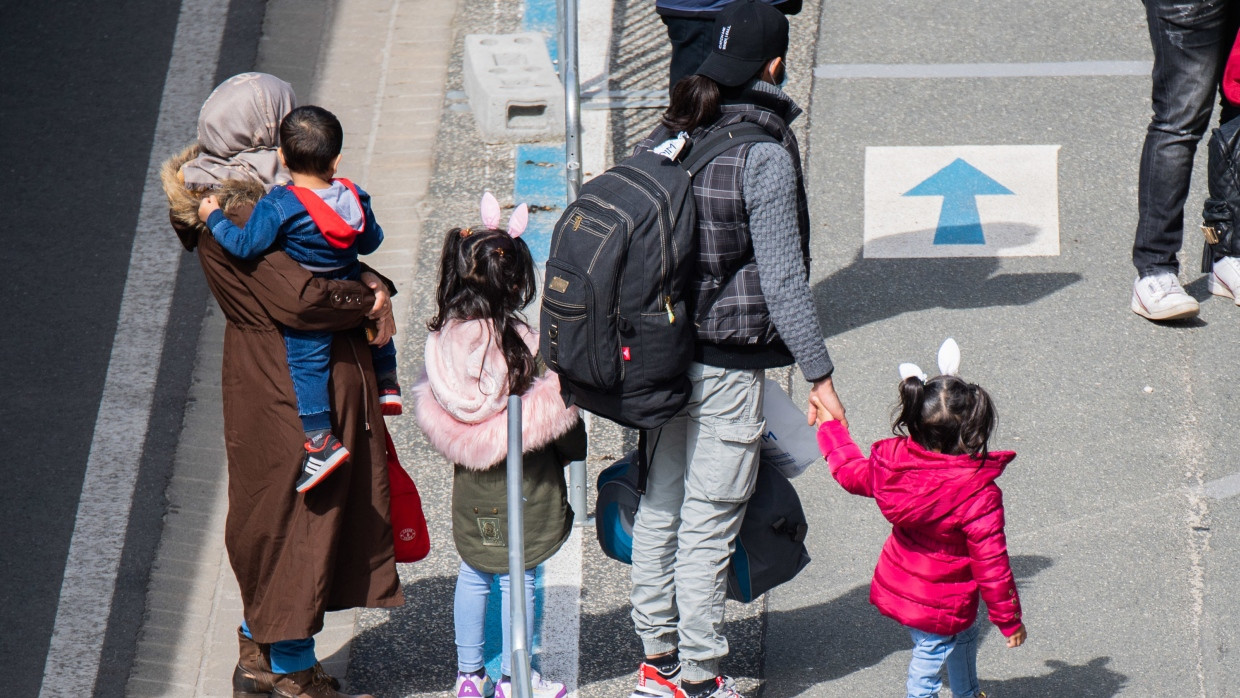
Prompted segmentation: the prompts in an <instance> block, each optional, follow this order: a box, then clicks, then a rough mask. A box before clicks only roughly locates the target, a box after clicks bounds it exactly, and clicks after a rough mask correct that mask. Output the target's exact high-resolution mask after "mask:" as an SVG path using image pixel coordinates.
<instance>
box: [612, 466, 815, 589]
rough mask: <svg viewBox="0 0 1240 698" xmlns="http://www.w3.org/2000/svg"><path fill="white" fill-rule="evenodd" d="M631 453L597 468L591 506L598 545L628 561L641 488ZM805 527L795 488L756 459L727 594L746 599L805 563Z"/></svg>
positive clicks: (788, 576)
mask: <svg viewBox="0 0 1240 698" xmlns="http://www.w3.org/2000/svg"><path fill="white" fill-rule="evenodd" d="M637 454H638V452H637V451H632V452H630V453H629V454H628V455H627V456H625V457H624V458H621V459H620V460H618V461H616V462H615V463H614V464H612V465H611V466H610V467H608V468H606V469H605V470H603V472H601V473H599V476H598V499H597V502H596V505H595V509H594V531H595V534H596V535H597V536H598V542H599V546H600V547H602V549H603V553H604V554H605V555H607V557H610V558H611V559H613V560H618V561H620V562H623V563H625V564H626V565H631V564H633V521H634V520H635V518H636V516H637V508H638V506H639V505H640V503H641V493H642V492H643V491H644V490H645V482H644V478H643V473H642V468H641V463H639V462H638V455H637ZM808 530H809V525H808V524H807V523H806V520H805V510H804V509H802V508H801V498H800V497H798V496H797V491H796V488H794V487H793V486H792V483H791V482H789V481H788V478H786V477H784V476H783V475H782V474H781V473H780V472H779V470H778V469H776V468H775V467H774V466H772V465H769V464H767V463H761V464H759V465H758V480H757V484H756V485H755V486H754V491H753V496H752V497H750V498H749V504H748V506H747V507H746V508H745V518H744V519H742V520H741V530H740V533H738V534H737V536H736V550H735V551H734V552H733V553H732V560H731V564H729V565H728V598H729V599H732V600H733V601H740V602H743V603H749V602H750V601H753V600H754V599H756V598H758V597H759V596H761V595H763V594H765V593H766V592H768V591H770V590H771V589H774V588H775V587H777V586H779V585H780V584H783V583H784V582H787V581H789V580H791V579H792V578H793V577H795V576H797V574H798V573H799V572H800V571H801V570H803V569H805V566H806V565H808V564H809V551H808V550H806V549H805V534H806V532H807V531H808Z"/></svg>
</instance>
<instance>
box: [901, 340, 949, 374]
mask: <svg viewBox="0 0 1240 698" xmlns="http://www.w3.org/2000/svg"><path fill="white" fill-rule="evenodd" d="M939 373H941V374H942V375H944V376H956V375H959V374H960V345H959V344H956V340H954V339H952V338H951V337H948V338H947V339H946V340H945V341H944V342H943V346H941V347H939ZM914 377H915V378H917V380H919V381H921V382H922V383H925V382H926V380H927V377H926V372H925V371H922V370H921V367H920V366H918V365H917V364H910V363H903V364H900V380H907V379H909V378H914Z"/></svg>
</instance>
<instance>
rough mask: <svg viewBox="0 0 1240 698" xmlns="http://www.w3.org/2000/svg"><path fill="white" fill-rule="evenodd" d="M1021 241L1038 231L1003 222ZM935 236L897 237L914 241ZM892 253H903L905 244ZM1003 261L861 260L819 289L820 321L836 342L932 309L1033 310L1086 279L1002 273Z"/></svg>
mask: <svg viewBox="0 0 1240 698" xmlns="http://www.w3.org/2000/svg"><path fill="white" fill-rule="evenodd" d="M995 225H1001V226H1004V229H1005V230H1007V231H1009V233H1010V235H1012V236H1014V237H1015V239H1017V240H1023V239H1028V238H1031V237H1032V236H1033V235H1035V234H1036V233H1037V228H1035V227H1033V226H1030V225H1026V224H1023V223H1000V224H995ZM933 232H934V231H932V230H930V231H924V230H923V231H915V232H910V233H902V234H901V235H899V236H895V237H898V238H901V239H906V240H913V239H915V238H918V237H922V236H925V235H933ZM887 245H888V248H889V249H890V248H899V247H901V243H900V241H899V240H895V241H889V242H888V243H887ZM999 261H1000V260H999V258H998V257H931V258H877V259H869V258H864V257H862V250H860V249H859V250H857V255H856V257H854V258H853V261H852V262H851V263H850V264H849V265H848V266H846V267H843V268H842V269H839V270H838V271H836V272H835V273H833V274H831V275H830V276H828V277H827V278H825V279H823V280H822V281H819V282H818V283H817V284H815V285H814V297H815V298H816V299H817V305H818V320H819V322H820V323H821V324H822V330H823V334H824V335H826V336H828V337H831V336H835V335H838V334H840V333H843V332H846V331H848V330H851V329H854V328H857V327H861V326H863V325H868V324H870V323H872V322H879V321H881V320H886V319H887V318H892V317H895V316H897V315H901V314H903V313H908V312H914V311H918V310H927V309H930V308H949V309H968V308H990V307H1001V306H1020V305H1029V304H1031V303H1034V302H1035V301H1038V300H1040V299H1042V298H1045V297H1046V296H1049V295H1051V294H1052V293H1055V292H1056V291H1059V290H1061V289H1064V288H1066V287H1068V286H1070V285H1072V284H1074V283H1076V282H1078V281H1080V280H1081V278H1082V277H1081V275H1080V274H1076V273H1071V272H1030V273H1019V274H1017V273H1001V274H995V272H996V271H997V270H998V269H999Z"/></svg>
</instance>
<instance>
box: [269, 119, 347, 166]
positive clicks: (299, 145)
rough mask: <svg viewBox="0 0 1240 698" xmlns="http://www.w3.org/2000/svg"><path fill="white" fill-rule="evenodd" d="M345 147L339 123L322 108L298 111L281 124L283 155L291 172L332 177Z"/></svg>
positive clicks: (281, 148) (342, 130) (281, 150)
mask: <svg viewBox="0 0 1240 698" xmlns="http://www.w3.org/2000/svg"><path fill="white" fill-rule="evenodd" d="M343 146H344V129H342V128H341V127H340V120H339V119H337V118H336V115H335V114H333V113H331V112H329V111H327V110H326V109H324V108H323V107H316V106H314V105H313V104H307V105H306V106H304V107H297V108H296V109H294V110H293V111H291V112H289V113H288V115H287V116H285V117H284V120H283V121H281V122H280V152H281V153H283V154H284V164H285V165H287V166H288V169H289V171H290V172H299V173H305V174H311V175H317V176H319V177H330V176H331V173H332V167H333V166H334V165H335V163H336V158H337V157H338V156H339V155H340V149H341V147H343Z"/></svg>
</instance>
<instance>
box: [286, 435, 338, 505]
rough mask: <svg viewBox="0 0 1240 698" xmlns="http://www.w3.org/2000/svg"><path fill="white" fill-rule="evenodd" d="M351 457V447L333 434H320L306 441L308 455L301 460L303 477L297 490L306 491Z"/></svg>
mask: <svg viewBox="0 0 1240 698" xmlns="http://www.w3.org/2000/svg"><path fill="white" fill-rule="evenodd" d="M348 459H349V449H347V448H345V447H344V444H342V443H340V441H339V440H338V439H337V438H336V437H335V436H334V435H332V434H319V435H318V436H316V437H314V438H313V439H311V440H309V441H307V442H306V456H305V458H302V460H301V477H299V478H297V491H298V492H305V491H306V490H308V489H310V488H311V487H314V486H315V485H317V484H319V483H320V482H322V480H323V478H325V477H327V476H328V475H331V474H332V471H333V470H335V469H336V468H338V467H339V466H340V464H341V463H343V462H345V461H347V460H348Z"/></svg>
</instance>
